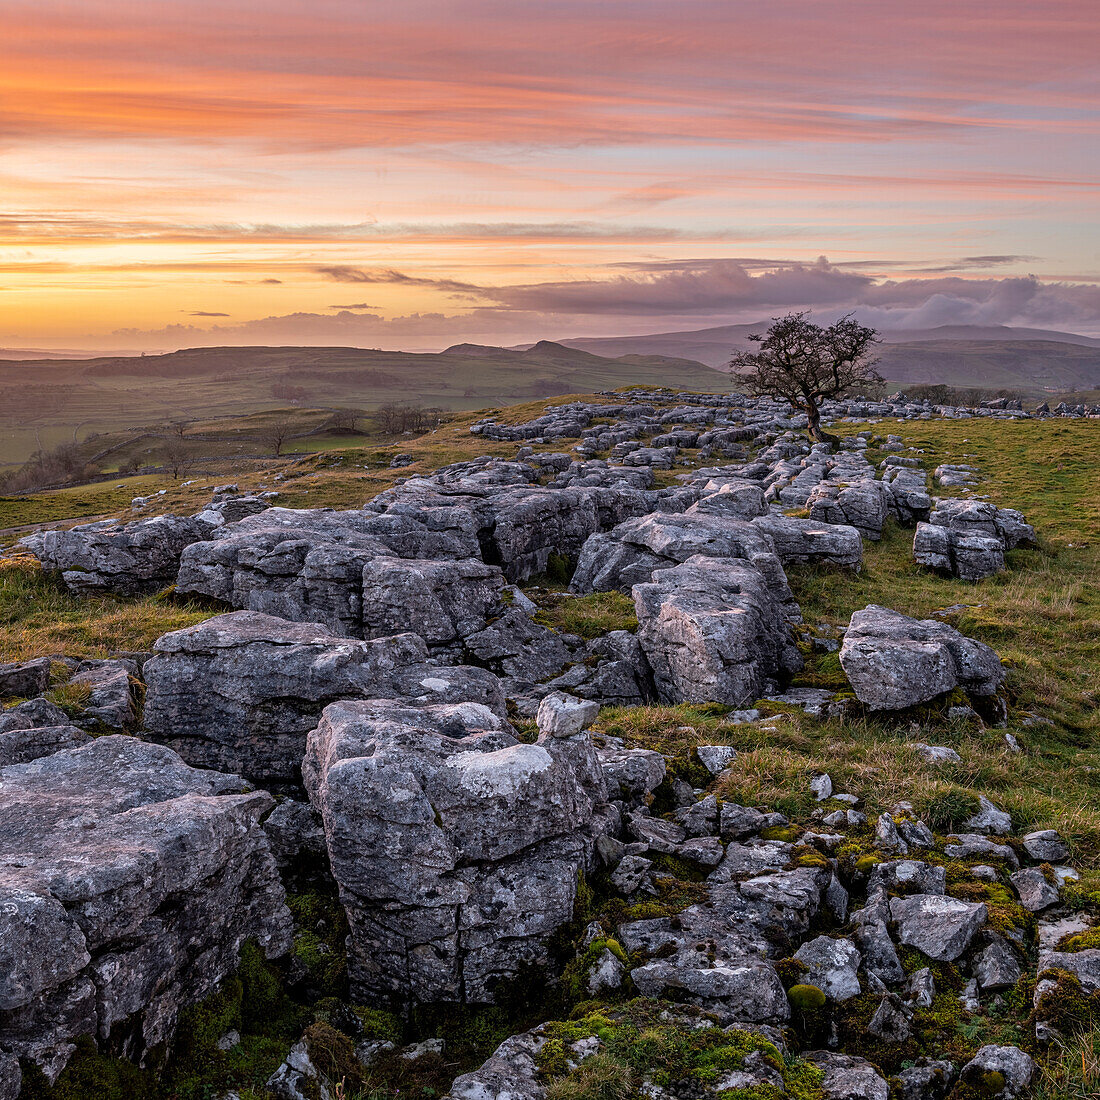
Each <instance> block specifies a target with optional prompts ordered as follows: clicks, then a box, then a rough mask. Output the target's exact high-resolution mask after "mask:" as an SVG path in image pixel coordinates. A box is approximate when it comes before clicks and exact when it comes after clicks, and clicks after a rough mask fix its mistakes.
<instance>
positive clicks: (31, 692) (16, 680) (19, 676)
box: [0, 657, 50, 699]
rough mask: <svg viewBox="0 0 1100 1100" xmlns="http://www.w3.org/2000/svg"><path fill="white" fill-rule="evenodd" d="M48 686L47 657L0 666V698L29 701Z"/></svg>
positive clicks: (48, 663) (48, 661)
mask: <svg viewBox="0 0 1100 1100" xmlns="http://www.w3.org/2000/svg"><path fill="white" fill-rule="evenodd" d="M49 686H50V659H49V657H39V658H37V659H36V660H33V661H13V662H9V663H7V664H0V696H3V697H4V698H8V699H11V698H17V699H30V698H32V697H33V696H35V695H41V694H42V692H44V691H45V690H46V689H47V688H48V687H49Z"/></svg>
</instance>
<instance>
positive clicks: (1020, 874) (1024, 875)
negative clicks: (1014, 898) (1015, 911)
mask: <svg viewBox="0 0 1100 1100" xmlns="http://www.w3.org/2000/svg"><path fill="white" fill-rule="evenodd" d="M1008 877H1009V878H1010V879H1011V881H1012V885H1013V886H1014V887H1015V888H1016V893H1017V894H1018V895H1019V898H1020V904H1021V905H1022V906H1023V907H1024V908H1025V909H1026V910H1027V911H1028V912H1029V913H1041V912H1042V911H1043V910H1044V909H1049V908H1050V907H1051V906H1052V905H1057V904H1058V887H1057V886H1054V885H1052V884H1051V883H1049V882H1048V881H1047V877H1046V875H1045V874H1043V870H1042V868H1041V867H1025V868H1024V869H1023V870H1022V871H1014V872H1013V873H1012V874H1011V875H1009V876H1008Z"/></svg>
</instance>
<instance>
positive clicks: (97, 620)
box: [0, 557, 217, 661]
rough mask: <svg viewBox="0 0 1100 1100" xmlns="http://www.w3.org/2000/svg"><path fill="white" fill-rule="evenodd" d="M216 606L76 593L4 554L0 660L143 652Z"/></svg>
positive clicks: (0, 586) (169, 598) (24, 561)
mask: <svg viewBox="0 0 1100 1100" xmlns="http://www.w3.org/2000/svg"><path fill="white" fill-rule="evenodd" d="M216 613H217V612H215V611H211V610H209V609H204V608H200V607H198V606H197V605H195V604H191V603H185V602H182V601H180V602H177V601H176V600H175V599H174V598H173V597H172V596H171V595H161V596H147V597H143V598H141V599H124V598H122V597H114V596H104V597H100V598H94V599H85V598H82V597H79V596H73V595H71V594H70V593H69V592H67V591H66V590H65V588H64V586H63V585H62V584H61V583H60V582H59V581H58V580H57V579H56V578H54V577H51V576H49V575H47V574H45V573H43V572H42V569H41V568H40V567H39V565H38V563H37V562H35V561H34V560H33V559H30V558H26V557H14V558H11V557H9V558H4V559H0V660H3V661H25V660H30V659H31V658H33V657H46V656H50V655H53V654H56V653H64V654H65V655H66V656H70V657H106V656H108V655H109V654H110V653H112V652H118V651H133V652H141V651H144V650H148V649H151V648H152V645H153V642H154V641H155V640H156V639H157V638H159V637H160V636H161V634H164V633H166V632H168V631H170V630H180V629H182V628H183V627H185V626H193V625H194V624H195V623H200V622H202V621H203V620H204V619H209V618H210V617H211V616H212V615H215V614H216Z"/></svg>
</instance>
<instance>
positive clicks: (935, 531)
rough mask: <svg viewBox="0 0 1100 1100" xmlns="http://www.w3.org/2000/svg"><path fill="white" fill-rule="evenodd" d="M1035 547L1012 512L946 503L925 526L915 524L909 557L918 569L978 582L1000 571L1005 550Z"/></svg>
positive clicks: (974, 504) (1028, 527) (982, 503)
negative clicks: (928, 568) (932, 570)
mask: <svg viewBox="0 0 1100 1100" xmlns="http://www.w3.org/2000/svg"><path fill="white" fill-rule="evenodd" d="M1036 545H1038V542H1037V540H1036V536H1035V529H1034V528H1033V527H1032V526H1031V525H1030V524H1028V523H1025V522H1024V517H1023V516H1022V515H1021V514H1020V513H1019V512H1017V511H1015V510H1014V509H1011V508H996V507H994V506H993V505H992V504H989V503H988V502H987V501H979V500H966V499H960V498H948V499H944V500H940V501H938V502H937V504H936V507H935V508H934V509H933V510H932V512H931V514H930V515H929V517H928V522H927V523H919V524H917V532H916V537H915V538H914V540H913V556H914V558H915V559H916V561H917V563H918V564H920V565H927V566H929V567H930V568H933V569H939V570H942V571H943V572H947V573H951V574H952V575H954V576H956V577H959V578H960V579H962V580H965V581H977V580H981V579H982V578H983V577H988V576H990V575H992V574H993V573H999V572H1001V570H1003V569H1004V554H1005V551H1006V550H1013V549H1015V548H1016V547H1018V546H1036Z"/></svg>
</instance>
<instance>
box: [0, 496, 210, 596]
mask: <svg viewBox="0 0 1100 1100" xmlns="http://www.w3.org/2000/svg"><path fill="white" fill-rule="evenodd" d="M210 530H211V528H210V526H209V525H208V524H206V523H203V522H202V521H201V520H198V519H193V518H191V517H187V516H154V517H151V518H149V519H142V520H138V521H136V522H134V523H125V524H123V523H117V522H116V521H114V520H100V521H99V522H97V523H84V524H81V525H79V526H77V527H72V528H70V529H69V530H67V531H60V530H58V531H37V532H35V534H33V535H28V536H27V537H26V538H23V539H20V540H19V542H18V543H17V544H16V545H17V546H19V547H20V548H21V549H23V550H25V551H27V552H28V553H30V554H33V555H34V556H35V557H36V558H38V560H39V561H40V562H41V563H42V568H43V569H47V570H51V571H57V572H59V573H60V574H61V579H62V580H63V581H64V582H65V585H66V587H67V588H69V590H70V591H72V592H76V593H80V594H88V593H96V592H117V593H120V594H122V595H128V596H130V595H142V594H146V593H150V592H156V591H157V590H158V589H161V588H164V587H165V586H166V585H169V584H171V583H172V582H173V581H174V580H175V579H176V572H177V570H178V569H179V562H180V555H181V554H182V553H183V550H184V548H185V547H187V546H189V545H190V544H191V543H193V542H198V541H199V540H200V539H205V538H206V537H207V536H208V535H209V533H210Z"/></svg>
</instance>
